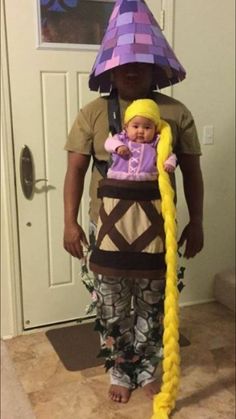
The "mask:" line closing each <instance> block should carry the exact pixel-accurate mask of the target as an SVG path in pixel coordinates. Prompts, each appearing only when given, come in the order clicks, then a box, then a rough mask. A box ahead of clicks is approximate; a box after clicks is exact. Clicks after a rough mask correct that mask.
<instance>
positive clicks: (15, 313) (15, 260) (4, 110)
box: [1, 0, 23, 338]
mask: <svg viewBox="0 0 236 419" xmlns="http://www.w3.org/2000/svg"><path fill="white" fill-rule="evenodd" d="M1 9H2V13H1V40H2V48H1V63H2V66H1V87H2V89H1V119H2V126H1V137H2V141H1V160H2V164H1V190H2V199H1V227H2V228H1V243H2V250H1V257H2V263H1V300H2V305H1V307H2V309H1V337H2V338H10V337H12V336H16V335H19V334H21V333H22V332H23V316H22V299H21V270H20V257H19V237H18V214H17V199H16V186H15V173H16V170H15V169H16V168H15V164H14V147H13V133H12V118H11V92H10V81H9V67H8V49H7V36H6V20H5V0H1ZM3 245H4V246H3Z"/></svg>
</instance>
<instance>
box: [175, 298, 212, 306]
mask: <svg viewBox="0 0 236 419" xmlns="http://www.w3.org/2000/svg"><path fill="white" fill-rule="evenodd" d="M215 301H216V300H215V298H207V299H206V300H194V301H187V302H186V303H180V305H179V306H180V307H188V306H195V305H198V304H207V303H214V302H215Z"/></svg>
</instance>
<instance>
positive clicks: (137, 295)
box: [95, 275, 164, 388]
mask: <svg viewBox="0 0 236 419" xmlns="http://www.w3.org/2000/svg"><path fill="white" fill-rule="evenodd" d="M95 289H96V292H97V297H98V302H97V320H96V329H97V330H99V331H100V335H101V353H100V355H101V356H104V357H105V358H106V363H105V366H106V368H107V369H110V372H111V382H112V383H113V384H118V385H122V386H125V387H128V388H135V387H136V386H144V385H146V384H148V383H149V382H151V381H153V380H154V377H153V375H154V372H155V370H156V367H157V364H158V362H159V361H160V359H161V356H162V334H163V303H164V281H163V280H154V279H152V280H150V279H145V278H144V279H140V278H138V279H135V278H121V277H120V278H110V277H105V276H102V275H98V276H97V278H96V280H95ZM132 302H133V314H132V315H131V304H132Z"/></svg>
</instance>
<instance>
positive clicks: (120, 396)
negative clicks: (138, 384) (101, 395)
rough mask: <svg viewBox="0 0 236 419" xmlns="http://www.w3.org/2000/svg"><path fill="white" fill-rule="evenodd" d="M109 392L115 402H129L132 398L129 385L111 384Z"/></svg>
mask: <svg viewBox="0 0 236 419" xmlns="http://www.w3.org/2000/svg"><path fill="white" fill-rule="evenodd" d="M108 394H109V397H110V399H111V400H113V402H118V403H127V402H128V401H129V398H130V394H131V390H130V389H129V388H127V387H122V386H118V385H116V384H111V386H110V388H109V392H108Z"/></svg>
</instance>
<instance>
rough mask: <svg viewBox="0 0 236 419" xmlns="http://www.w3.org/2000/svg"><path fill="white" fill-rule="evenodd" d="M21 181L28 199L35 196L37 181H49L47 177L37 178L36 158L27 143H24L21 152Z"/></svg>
mask: <svg viewBox="0 0 236 419" xmlns="http://www.w3.org/2000/svg"><path fill="white" fill-rule="evenodd" d="M20 181H21V187H22V191H23V194H24V196H25V198H26V199H31V198H32V197H33V194H34V186H35V184H36V183H38V182H47V179H35V169H34V159H33V155H32V153H31V151H30V148H29V147H28V146H27V145H24V147H23V148H22V150H21V154H20Z"/></svg>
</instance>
